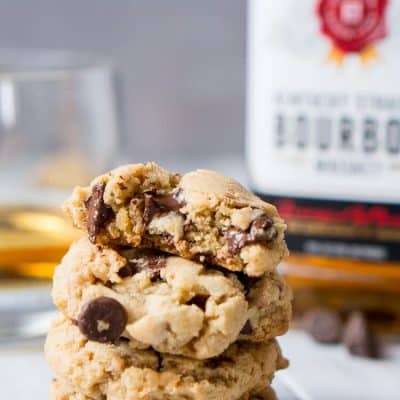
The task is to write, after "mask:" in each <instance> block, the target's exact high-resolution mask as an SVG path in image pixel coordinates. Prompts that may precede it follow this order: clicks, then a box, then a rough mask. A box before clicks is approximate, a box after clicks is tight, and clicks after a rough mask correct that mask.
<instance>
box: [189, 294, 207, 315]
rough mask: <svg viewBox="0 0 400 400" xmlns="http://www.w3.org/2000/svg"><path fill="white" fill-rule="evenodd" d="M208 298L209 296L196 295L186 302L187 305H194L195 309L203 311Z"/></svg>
mask: <svg viewBox="0 0 400 400" xmlns="http://www.w3.org/2000/svg"><path fill="white" fill-rule="evenodd" d="M208 298H209V296H207V295H205V294H196V295H195V296H193V297H192V298H191V299H190V300H189V301H188V303H187V304H189V305H192V304H194V305H196V306H197V307H199V308H200V309H201V310H203V311H205V310H206V303H207V300H208Z"/></svg>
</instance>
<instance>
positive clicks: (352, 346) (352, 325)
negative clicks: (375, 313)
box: [343, 311, 381, 358]
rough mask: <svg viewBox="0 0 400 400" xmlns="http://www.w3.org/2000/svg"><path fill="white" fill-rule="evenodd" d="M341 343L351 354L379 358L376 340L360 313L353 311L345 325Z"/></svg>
mask: <svg viewBox="0 0 400 400" xmlns="http://www.w3.org/2000/svg"><path fill="white" fill-rule="evenodd" d="M343 343H344V344H345V346H346V347H347V348H348V350H349V352H350V353H351V354H354V355H357V356H361V357H369V358H379V357H380V356H381V354H380V351H379V350H380V349H379V346H378V342H377V339H376V337H375V335H374V333H373V331H372V329H371V327H370V325H369V323H368V321H367V319H366V317H365V315H364V314H363V313H362V312H361V311H353V312H352V313H351V314H350V316H349V319H348V321H347V323H346V326H345V329H344V333H343Z"/></svg>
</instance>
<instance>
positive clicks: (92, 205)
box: [85, 182, 112, 243]
mask: <svg viewBox="0 0 400 400" xmlns="http://www.w3.org/2000/svg"><path fill="white" fill-rule="evenodd" d="M105 188H106V184H105V182H101V183H97V184H96V185H94V186H93V189H92V194H91V195H90V196H89V198H88V199H87V200H85V207H86V209H87V215H88V216H87V227H88V231H89V240H90V241H91V242H92V243H94V242H95V241H96V236H97V235H98V233H99V232H100V230H101V229H102V228H104V226H105V224H106V223H107V221H108V220H109V219H110V218H111V216H112V209H111V207H109V206H107V205H106V204H105V203H104V199H103V195H104V190H105Z"/></svg>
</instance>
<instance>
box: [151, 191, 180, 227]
mask: <svg viewBox="0 0 400 400" xmlns="http://www.w3.org/2000/svg"><path fill="white" fill-rule="evenodd" d="M184 205H185V199H184V197H183V191H182V190H181V189H178V190H174V191H173V192H171V193H169V194H157V193H154V192H147V193H144V210H143V220H144V222H145V223H149V222H150V220H151V219H152V218H153V217H154V216H155V215H158V214H162V213H164V212H168V211H175V212H178V211H179V210H180V208H181V207H183V206H184Z"/></svg>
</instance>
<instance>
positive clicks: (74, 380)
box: [45, 315, 287, 400]
mask: <svg viewBox="0 0 400 400" xmlns="http://www.w3.org/2000/svg"><path fill="white" fill-rule="evenodd" d="M45 352H46V355H47V359H48V362H49V364H50V366H51V367H52V368H53V370H54V372H55V373H56V375H57V377H59V378H60V379H61V380H62V381H63V382H65V385H64V386H65V387H67V388H68V390H69V391H70V392H71V391H72V392H74V394H73V396H75V397H72V399H74V400H83V399H86V398H90V399H93V400H104V399H107V400H122V399H124V400H172V399H173V400H236V399H237V400H239V399H240V398H241V397H242V396H245V395H246V394H248V393H249V392H256V391H257V390H262V388H264V387H265V385H268V384H270V383H271V381H272V379H273V376H274V372H275V371H276V370H278V369H281V368H284V367H286V365H287V361H286V360H285V359H284V358H283V357H282V356H281V353H280V349H279V346H278V344H277V342H276V341H275V340H271V341H268V342H265V343H260V344H252V343H247V342H237V343H235V344H233V345H231V346H230V347H229V348H228V349H227V350H226V351H225V352H224V353H223V354H222V355H220V356H219V357H216V358H213V359H211V360H193V359H189V358H185V357H181V356H174V355H168V354H161V353H158V352H155V351H153V350H138V349H135V348H132V347H130V342H129V341H127V340H123V339H120V340H118V341H116V342H114V343H99V342H97V341H90V340H87V338H86V337H85V336H84V335H83V334H82V333H81V331H80V330H79V328H78V327H77V326H76V325H74V324H73V323H72V322H71V321H70V320H68V319H66V318H65V317H64V316H62V315H60V316H59V317H57V318H56V320H55V321H54V323H53V325H52V328H51V330H50V332H49V335H48V337H47V341H46V345H45ZM55 385H57V383H55ZM54 390H55V391H56V392H54ZM60 390H61V389H60ZM54 393H56V394H54ZM55 396H58V395H57V386H56V388H55V389H54V388H53V398H56V399H57V398H58V399H60V398H61V399H63V398H64V399H66V398H68V397H65V396H64V397H60V396H59V397H55ZM61 396H62V395H61ZM82 396H86V397H82Z"/></svg>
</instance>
